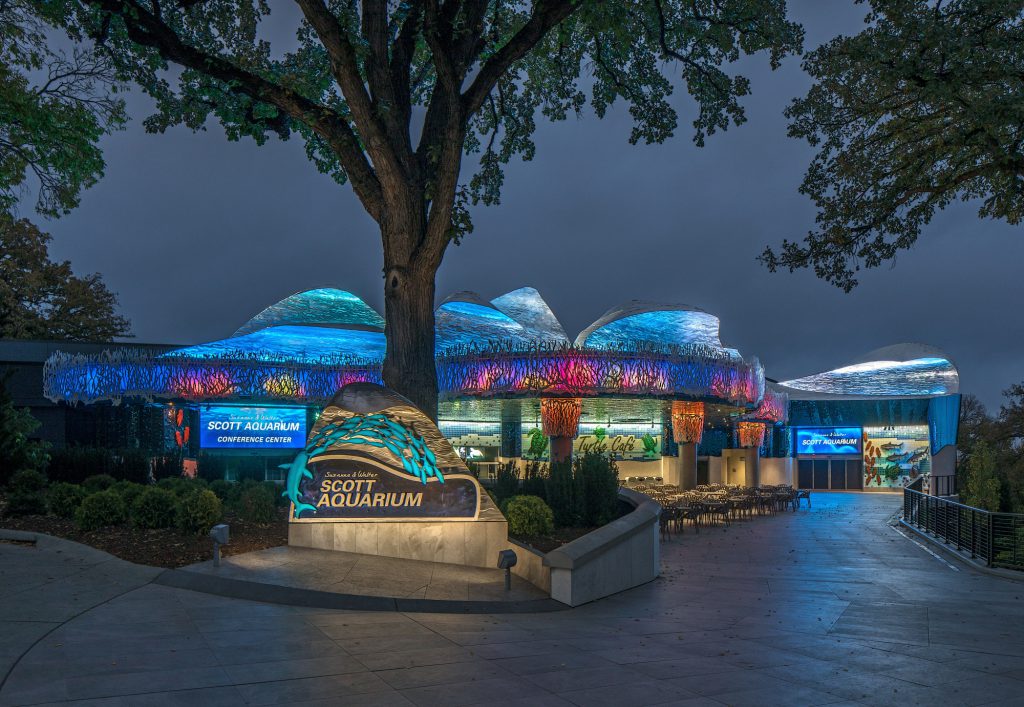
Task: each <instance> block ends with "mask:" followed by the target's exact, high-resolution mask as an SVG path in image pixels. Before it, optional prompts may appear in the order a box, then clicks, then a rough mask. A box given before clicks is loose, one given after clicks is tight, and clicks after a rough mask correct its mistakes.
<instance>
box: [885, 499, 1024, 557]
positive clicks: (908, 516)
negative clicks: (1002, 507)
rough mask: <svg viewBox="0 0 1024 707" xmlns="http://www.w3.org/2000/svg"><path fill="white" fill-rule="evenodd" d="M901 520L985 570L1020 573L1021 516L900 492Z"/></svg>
mask: <svg viewBox="0 0 1024 707" xmlns="http://www.w3.org/2000/svg"><path fill="white" fill-rule="evenodd" d="M903 520H904V521H905V522H907V523H908V524H910V525H912V526H914V527H915V528H919V529H921V530H923V531H925V532H926V533H928V534H930V535H932V536H934V537H936V538H938V539H939V540H942V541H943V542H945V543H946V544H947V545H952V546H955V547H956V549H957V550H962V551H964V552H969V553H970V554H971V557H972V558H976V559H982V560H984V561H985V564H987V565H988V566H989V567H1006V568H1009V569H1016V570H1024V514H1021V513H993V512H991V511H986V510H983V509H981V508H974V507H972V506H965V505H964V504H962V503H955V502H953V501H949V500H946V499H945V498H939V497H937V496H929V495H928V494H925V493H921V492H920V491H912V490H910V489H904V490H903Z"/></svg>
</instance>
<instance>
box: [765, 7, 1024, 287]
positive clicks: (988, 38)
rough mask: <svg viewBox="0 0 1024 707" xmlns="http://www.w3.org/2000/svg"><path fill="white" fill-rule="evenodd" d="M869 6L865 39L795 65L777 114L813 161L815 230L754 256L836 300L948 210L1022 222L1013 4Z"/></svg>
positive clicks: (1023, 77)
mask: <svg viewBox="0 0 1024 707" xmlns="http://www.w3.org/2000/svg"><path fill="white" fill-rule="evenodd" d="M869 2H870V7H871V10H870V13H869V14H868V17H867V23H868V26H867V28H866V29H864V30H863V31H862V32H860V33H859V34H857V35H854V36H852V37H838V38H836V39H834V40H832V41H831V42H829V43H827V44H825V45H823V46H822V47H820V48H819V49H817V50H815V51H813V52H811V53H810V54H808V55H807V57H806V59H805V60H804V69H805V70H806V71H807V72H808V73H809V74H810V75H811V76H812V77H813V79H814V85H813V86H812V88H811V89H810V91H808V93H807V95H806V96H804V97H803V98H801V99H798V100H796V101H794V102H793V104H792V105H791V106H790V107H789V109H788V111H787V116H788V117H789V118H790V120H791V123H790V126H789V134H790V135H791V136H793V137H798V138H803V139H806V140H807V141H808V142H809V143H810V144H811V145H813V146H815V147H817V148H818V153H817V155H816V156H815V158H814V160H813V162H812V163H811V165H810V167H809V168H808V170H807V173H806V175H805V177H804V181H803V184H802V186H801V188H800V191H801V192H802V193H804V194H807V195H808V196H810V197H811V198H812V199H813V200H814V203H815V204H816V206H817V208H818V216H817V226H816V227H815V229H814V230H812V231H811V232H810V233H809V234H808V235H807V237H806V238H805V239H804V240H803V241H802V242H793V241H788V240H787V241H784V242H783V244H782V247H781V249H779V251H778V252H776V251H775V250H773V249H771V248H768V249H766V250H765V252H764V253H763V254H762V256H761V260H762V262H764V263H765V264H766V265H767V266H768V267H769V268H770V269H771V270H772V271H775V270H777V269H778V268H788V269H789V270H791V271H792V270H794V269H796V268H805V267H811V268H813V269H814V271H815V273H816V274H817V275H818V277H821V278H824V279H825V280H827V281H829V282H832V283H834V284H835V285H838V286H839V287H842V288H843V289H844V290H846V291H849V290H850V289H851V288H853V287H854V286H855V285H856V284H857V276H856V273H857V271H858V270H860V268H861V267H866V268H872V267H876V266H878V265H880V264H881V263H883V262H885V261H888V260H890V259H892V258H894V257H895V256H896V254H897V253H898V251H900V250H902V249H907V248H910V247H911V245H913V244H914V242H916V241H917V238H918V236H919V235H920V234H921V229H922V228H923V227H924V226H925V225H927V224H928V223H929V222H930V221H931V219H932V217H933V216H934V215H935V212H936V211H937V210H941V209H944V208H945V207H946V206H948V205H949V204H951V203H953V202H954V201H957V200H960V201H974V200H980V201H981V205H980V209H979V216H981V217H989V218H996V219H1004V220H1006V221H1007V222H1008V223H1011V224H1015V225H1016V224H1019V223H1020V221H1021V217H1022V215H1024V3H1021V2H1020V0H933V1H931V2H921V1H920V0H869Z"/></svg>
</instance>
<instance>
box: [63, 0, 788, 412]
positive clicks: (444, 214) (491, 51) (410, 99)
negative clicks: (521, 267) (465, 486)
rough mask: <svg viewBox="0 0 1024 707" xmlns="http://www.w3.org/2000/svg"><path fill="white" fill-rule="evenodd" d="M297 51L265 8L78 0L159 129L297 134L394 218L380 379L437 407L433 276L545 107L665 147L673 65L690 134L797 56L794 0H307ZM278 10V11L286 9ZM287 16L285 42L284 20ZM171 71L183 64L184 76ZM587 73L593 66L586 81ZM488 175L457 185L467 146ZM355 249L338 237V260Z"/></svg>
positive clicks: (713, 126)
mask: <svg viewBox="0 0 1024 707" xmlns="http://www.w3.org/2000/svg"><path fill="white" fill-rule="evenodd" d="M295 4H296V5H297V10H298V12H294V11H292V10H293V8H292V7H291V6H289V7H287V8H284V12H283V13H281V14H283V15H284V20H283V21H287V20H288V19H289V16H290V15H293V16H294V17H295V25H296V29H297V40H298V41H297V46H294V45H292V44H287V45H286V46H285V47H284V48H283V49H282V48H280V47H277V46H273V45H272V44H270V43H269V42H268V41H267V40H266V37H267V36H268V34H269V32H268V31H267V30H266V29H265V28H266V25H265V24H264V22H266V21H267V17H268V16H269V14H270V4H269V3H268V2H265V1H264V0H255V1H250V0H205V1H204V0H178V1H177V2H175V1H171V0H163V1H160V2H158V1H157V0H152V1H148V2H142V1H140V0H67V1H66V3H65V6H66V7H69V8H73V9H74V10H75V19H74V22H73V23H72V24H71V28H72V31H73V32H75V33H81V34H84V35H88V36H91V37H93V38H94V39H95V41H96V43H97V45H98V46H100V47H103V48H104V49H105V50H106V51H109V52H110V55H111V56H113V57H114V58H115V60H116V61H117V62H118V66H119V68H120V70H121V71H122V72H123V75H124V76H125V77H128V78H131V79H132V80H134V81H135V82H136V83H138V84H139V85H140V86H142V88H143V89H144V90H145V91H146V92H147V93H149V94H150V95H151V96H153V97H154V98H155V99H156V102H157V105H158V113H157V115H155V116H153V117H151V118H149V119H148V122H147V127H148V128H150V129H152V130H163V129H165V128H167V127H168V126H171V125H175V124H185V125H187V126H189V127H191V128H193V129H199V128H202V127H203V126H204V125H205V124H206V123H207V120H208V118H210V117H211V116H214V117H216V118H217V119H218V120H220V122H221V123H222V124H223V126H224V127H225V129H226V131H227V134H228V136H229V137H230V138H233V139H237V138H239V137H242V136H249V137H252V138H255V139H256V140H257V141H259V142H263V141H264V140H266V139H267V137H268V135H269V134H271V133H274V134H277V135H278V136H280V137H282V138H286V137H288V136H289V135H291V134H293V133H297V134H299V135H300V136H301V137H302V138H303V139H304V140H305V145H306V152H307V154H308V156H309V158H310V159H311V160H312V161H313V162H314V164H315V165H316V166H317V168H318V169H319V170H320V171H322V172H324V173H326V174H329V175H330V176H332V177H333V178H334V179H335V180H336V181H337V182H339V183H344V182H348V183H349V184H350V185H351V187H352V189H353V190H354V191H355V194H356V196H357V197H358V198H359V200H360V202H361V203H362V205H363V207H364V208H365V209H366V211H367V212H368V213H369V214H370V216H372V217H373V219H374V220H375V221H376V222H377V224H378V226H379V228H380V236H381V240H382V243H383V251H384V302H385V319H386V334H387V352H386V357H385V361H384V371H383V375H384V381H385V382H386V383H387V384H388V385H389V386H391V387H392V388H395V389H396V390H398V391H400V392H402V393H403V394H405V395H406V396H407V397H409V398H410V399H412V401H413V402H415V403H416V404H417V405H419V406H420V407H421V408H422V409H423V410H425V411H427V412H428V413H429V414H432V415H433V414H436V406H437V378H436V372H435V368H434V320H433V303H434V278H435V274H436V272H437V269H438V267H439V266H440V264H441V259H442V257H443V256H444V253H445V249H446V248H447V247H448V245H449V244H450V243H453V242H454V243H458V242H459V239H460V238H461V237H463V236H464V235H466V234H467V233H469V232H470V231H471V230H472V225H471V221H470V217H469V213H468V208H469V206H470V205H471V204H476V203H478V202H483V203H485V204H494V203H497V202H498V200H499V198H500V188H501V184H502V178H503V177H502V165H503V164H504V163H507V162H508V161H509V160H510V159H511V158H512V157H514V156H516V155H519V156H522V157H523V158H525V159H530V158H531V157H532V156H533V153H534V143H533V141H532V139H531V136H532V134H533V131H534V128H535V121H536V118H537V114H538V113H540V114H541V115H542V116H543V117H545V118H548V119H551V120H562V119H565V118H566V117H567V116H568V115H570V114H579V113H580V112H581V111H583V110H584V109H585V107H586V103H587V92H588V91H589V98H590V104H591V106H592V108H593V110H594V112H595V113H596V114H597V115H598V116H603V115H604V114H605V112H606V111H607V110H608V109H609V107H610V106H611V105H612V103H614V102H615V101H616V100H618V99H620V98H621V99H623V100H624V101H626V102H627V103H628V104H629V110H630V113H631V114H632V116H633V119H634V121H635V125H634V128H633V132H632V135H631V136H630V139H631V141H632V142H634V143H635V142H637V141H640V140H644V141H646V142H661V141H663V140H665V139H666V138H668V137H669V136H671V135H672V133H673V131H674V130H675V128H676V126H677V115H676V113H675V111H674V110H673V109H672V107H671V105H670V104H669V96H670V94H671V92H672V89H673V83H672V81H671V79H670V78H669V77H668V76H667V75H666V73H664V71H663V70H664V69H665V68H666V67H669V66H670V65H671V66H674V69H673V71H674V72H676V73H677V74H679V75H680V76H681V79H682V81H683V82H684V83H685V84H686V87H687V89H688V91H689V93H690V95H691V96H692V97H693V98H694V99H695V100H696V102H697V104H698V108H697V110H698V114H697V118H696V120H695V121H694V126H695V128H696V136H695V139H696V141H697V142H698V143H702V142H703V139H704V137H705V136H706V135H708V134H710V133H713V132H715V131H716V130H724V129H726V128H727V126H728V125H729V124H730V123H740V122H742V121H743V110H742V108H741V106H740V104H739V102H738V99H739V98H740V97H741V96H743V95H744V94H746V93H747V92H748V88H749V87H748V82H747V81H746V80H745V79H744V78H743V77H741V76H730V75H729V74H727V73H725V72H724V71H723V70H722V66H723V65H724V64H726V63H728V62H731V61H734V60H736V59H737V58H739V57H740V56H741V55H742V54H744V53H747V54H749V53H755V52H765V53H767V54H768V56H769V58H770V61H771V63H772V65H773V66H777V65H778V62H779V61H780V59H781V58H782V57H783V56H784V55H785V54H787V53H789V52H794V51H799V49H800V44H801V40H802V32H801V29H800V27H799V26H797V25H795V24H793V23H791V22H789V21H787V19H786V15H785V2H784V0H605V1H603V2H599V1H597V0H533V1H532V2H522V1H517V0H402V1H400V2H399V1H397V0H349V1H347V2H341V1H339V0H332V1H331V2H325V0H296V2H295ZM282 6H283V3H281V4H280V5H279V4H276V3H275V4H274V8H275V11H276V12H280V11H281V10H282ZM283 21H279V22H278V23H277V24H276V25H273V33H274V34H275V35H276V36H281V29H282V22H283ZM169 64H174V65H176V66H177V69H176V70H171V71H169V70H168V68H169ZM584 74H586V76H584ZM467 153H476V155H475V159H476V160H478V163H479V170H478V171H477V172H476V173H475V174H474V175H473V176H472V177H471V178H470V179H467V180H460V173H461V166H462V160H463V157H464V155H465V154H467ZM345 247H352V246H351V244H344V243H339V244H338V248H337V250H338V253H339V255H340V254H341V252H342V250H343V249H344V248H345Z"/></svg>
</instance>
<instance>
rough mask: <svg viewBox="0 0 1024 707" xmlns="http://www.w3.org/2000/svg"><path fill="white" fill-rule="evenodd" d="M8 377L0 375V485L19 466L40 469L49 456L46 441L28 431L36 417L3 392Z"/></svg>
mask: <svg viewBox="0 0 1024 707" xmlns="http://www.w3.org/2000/svg"><path fill="white" fill-rule="evenodd" d="M9 377H10V376H9V375H5V376H2V377H0V486H3V485H4V484H6V483H7V480H8V479H9V478H10V477H11V476H12V475H13V474H14V473H16V472H18V471H20V470H22V469H35V470H39V469H42V468H43V467H44V466H46V462H47V461H48V460H49V455H48V454H47V449H49V445H48V444H46V443H45V442H40V441H38V440H34V439H32V433H33V432H35V431H36V430H37V429H39V425H40V423H39V421H38V420H37V419H36V418H34V417H32V414H31V413H30V412H29V411H28V409H27V408H26V409H22V410H19V409H18V408H16V407H15V406H14V400H13V399H12V398H11V395H10V393H8V392H7V385H6V384H7V379H8V378H9Z"/></svg>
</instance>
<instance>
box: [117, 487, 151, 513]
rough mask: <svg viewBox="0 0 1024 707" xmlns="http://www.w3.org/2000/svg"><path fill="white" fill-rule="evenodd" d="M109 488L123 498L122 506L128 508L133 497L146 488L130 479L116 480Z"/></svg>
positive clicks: (136, 496) (132, 501)
mask: <svg viewBox="0 0 1024 707" xmlns="http://www.w3.org/2000/svg"><path fill="white" fill-rule="evenodd" d="M110 490H111V491H113V492H115V493H116V494H118V495H119V496H120V497H121V498H122V499H123V500H124V507H125V508H128V509H129V510H130V509H131V507H132V504H133V503H135V499H136V498H138V497H139V495H140V494H142V492H143V491H145V490H146V487H145V486H143V485H142V484H136V483H133V482H131V481H118V482H117V483H115V484H114V485H113V486H111V487H110Z"/></svg>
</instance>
